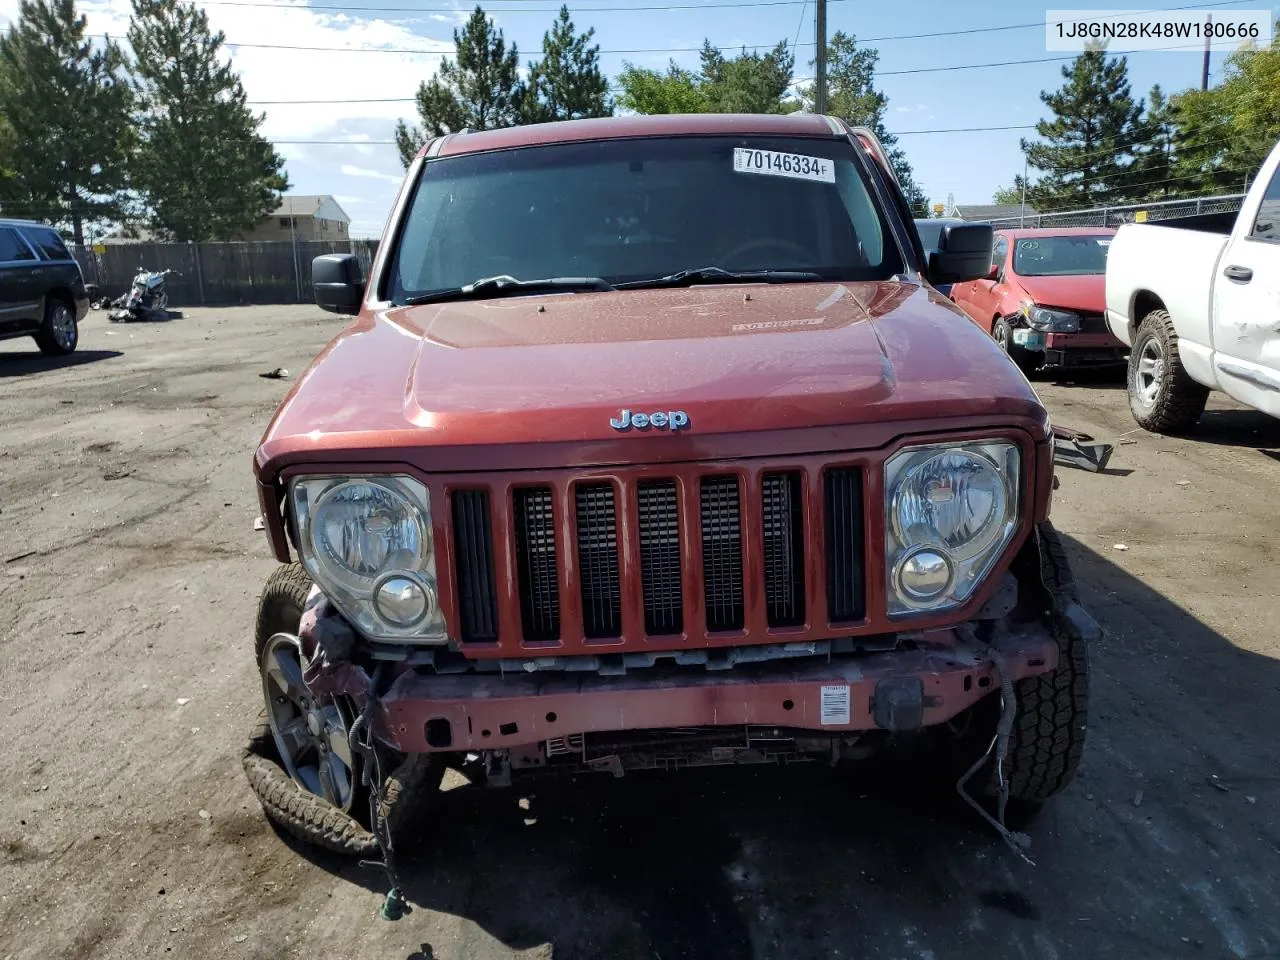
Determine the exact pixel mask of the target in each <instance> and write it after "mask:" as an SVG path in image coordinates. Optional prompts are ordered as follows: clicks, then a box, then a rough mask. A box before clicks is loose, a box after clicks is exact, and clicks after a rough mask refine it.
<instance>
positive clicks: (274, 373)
mask: <svg viewBox="0 0 1280 960" xmlns="http://www.w3.org/2000/svg"><path fill="white" fill-rule="evenodd" d="M258 376H260V377H262V378H263V379H265V380H288V379H289V371H288V370H286V369H285V368H284V367H276V368H275V369H274V370H268V371H267V372H266V373H260V374H258Z"/></svg>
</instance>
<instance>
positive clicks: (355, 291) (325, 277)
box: [311, 253, 364, 314]
mask: <svg viewBox="0 0 1280 960" xmlns="http://www.w3.org/2000/svg"><path fill="white" fill-rule="evenodd" d="M311 286H312V288H313V289H314V290H315V296H316V305H317V306H319V307H320V309H321V310H328V311H329V312H330V313H345V314H356V313H359V312H360V302H361V301H362V300H364V277H363V276H361V274H360V261H359V260H357V259H356V256H355V254H353V253H326V254H324V255H323V256H319V257H316V258H315V260H313V261H311Z"/></svg>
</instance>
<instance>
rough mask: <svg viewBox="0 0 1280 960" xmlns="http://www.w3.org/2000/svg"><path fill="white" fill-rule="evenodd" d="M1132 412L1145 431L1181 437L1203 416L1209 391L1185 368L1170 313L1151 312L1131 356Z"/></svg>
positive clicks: (1145, 318)
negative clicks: (1175, 434) (1192, 377)
mask: <svg viewBox="0 0 1280 960" xmlns="http://www.w3.org/2000/svg"><path fill="white" fill-rule="evenodd" d="M1127 383H1128V393H1129V410H1130V412H1132V413H1133V419H1134V421H1135V422H1136V423H1137V424H1138V426H1140V427H1142V428H1143V429H1144V430H1150V431H1151V432H1152V433H1181V432H1182V431H1184V430H1186V429H1188V428H1189V427H1191V426H1192V425H1193V424H1195V422H1196V421H1197V420H1199V419H1200V415H1201V414H1202V413H1204V407H1205V404H1206V403H1207V402H1208V400H1209V390H1208V388H1207V387H1205V386H1203V385H1201V384H1199V383H1196V382H1195V381H1194V380H1192V379H1191V376H1190V374H1188V373H1187V371H1186V368H1185V367H1183V365H1182V355H1181V354H1180V353H1179V350H1178V334H1177V331H1176V330H1174V326H1173V318H1172V317H1170V316H1169V312H1168V311H1167V310H1152V311H1151V312H1150V313H1148V314H1147V315H1146V316H1145V317H1144V318H1143V319H1142V323H1141V324H1140V325H1139V327H1138V333H1137V336H1135V337H1134V338H1133V349H1132V350H1131V351H1130V353H1129V372H1128V378H1127Z"/></svg>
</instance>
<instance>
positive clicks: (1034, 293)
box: [951, 227, 1129, 373]
mask: <svg viewBox="0 0 1280 960" xmlns="http://www.w3.org/2000/svg"><path fill="white" fill-rule="evenodd" d="M1115 232H1116V231H1115V230H1114V229H1111V228H1107V227H1044V228H1038V229H1034V230H1032V229H1027V230H1001V231H998V232H997V233H996V237H995V243H994V244H993V246H992V253H991V270H990V272H989V273H988V274H987V276H985V277H983V278H982V279H980V280H972V281H970V282H968V283H957V284H956V285H955V286H953V287H952V288H951V298H952V299H953V300H954V301H955V302H956V303H957V304H958V305H959V307H960V309H962V310H963V311H964V312H965V313H967V314H968V315H969V316H970V317H971V318H972V319H973V321H974V322H975V323H976V324H977V325H978V326H980V327H981V328H982V329H983V330H986V331H987V332H988V333H990V334H991V336H992V337H993V338H995V341H996V342H997V343H998V344H1000V346H1001V347H1003V348H1004V349H1005V350H1006V351H1007V352H1008V354H1009V356H1010V357H1011V358H1012V359H1013V361H1014V362H1015V363H1017V365H1018V366H1019V367H1021V368H1022V370H1023V371H1024V372H1026V373H1031V372H1033V371H1034V370H1037V369H1039V368H1040V367H1042V366H1053V367H1073V366H1100V365H1107V364H1113V363H1120V362H1122V361H1123V360H1124V359H1125V357H1126V356H1127V355H1128V352H1129V351H1128V347H1126V346H1125V344H1123V343H1122V342H1121V341H1120V340H1118V339H1116V338H1115V337H1114V336H1113V335H1112V333H1111V330H1110V329H1109V328H1108V326H1107V318H1106V302H1105V301H1106V297H1105V289H1104V284H1105V277H1106V268H1107V248H1108V246H1109V245H1110V243H1111V238H1112V237H1113V236H1115Z"/></svg>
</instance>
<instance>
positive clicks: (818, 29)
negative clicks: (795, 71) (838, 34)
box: [813, 0, 827, 115]
mask: <svg viewBox="0 0 1280 960" xmlns="http://www.w3.org/2000/svg"><path fill="white" fill-rule="evenodd" d="M813 32H814V35H815V36H814V39H815V40H817V42H818V56H817V58H816V59H815V61H814V66H815V67H816V68H817V69H816V75H815V78H814V79H815V81H816V82H815V83H814V95H813V112H814V113H816V114H819V115H821V114H824V113H826V112H827V0H815V9H814V14H813Z"/></svg>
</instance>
